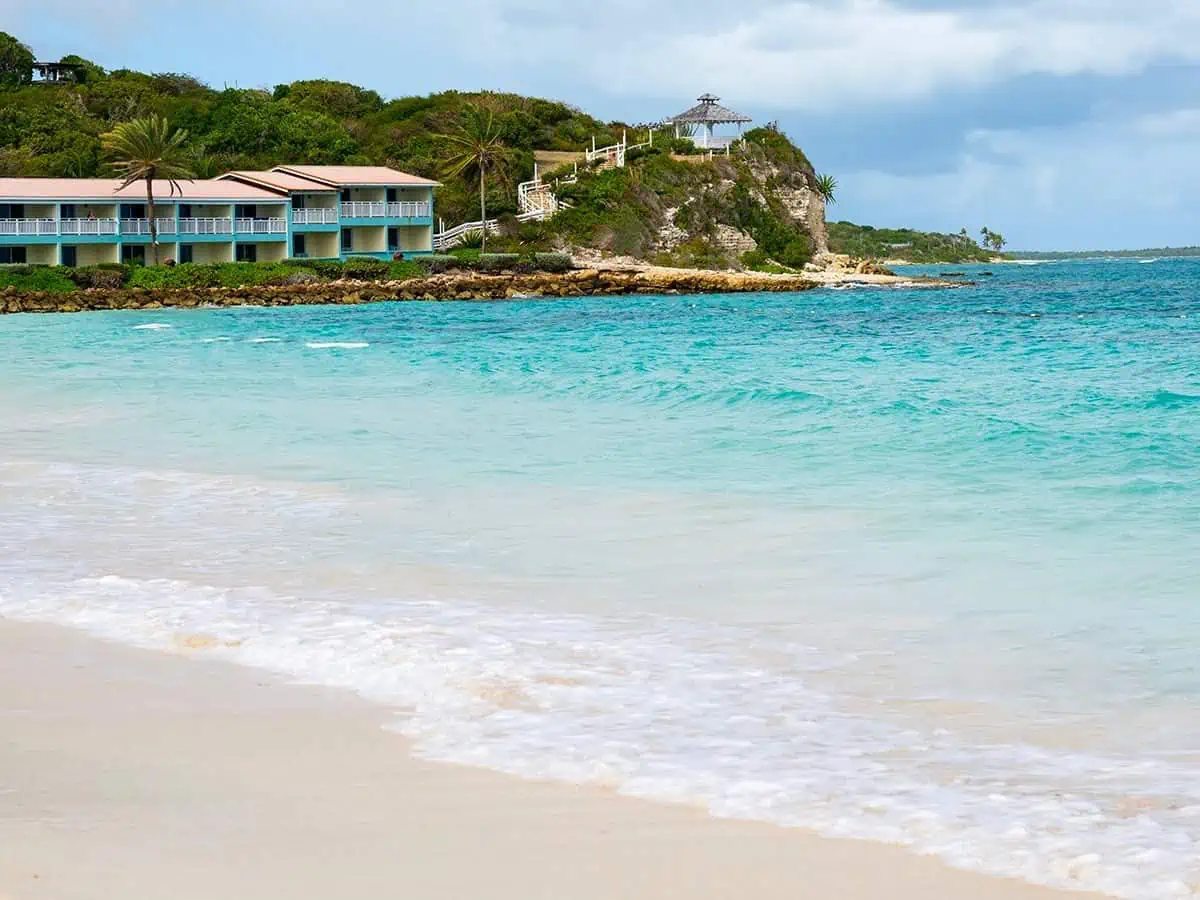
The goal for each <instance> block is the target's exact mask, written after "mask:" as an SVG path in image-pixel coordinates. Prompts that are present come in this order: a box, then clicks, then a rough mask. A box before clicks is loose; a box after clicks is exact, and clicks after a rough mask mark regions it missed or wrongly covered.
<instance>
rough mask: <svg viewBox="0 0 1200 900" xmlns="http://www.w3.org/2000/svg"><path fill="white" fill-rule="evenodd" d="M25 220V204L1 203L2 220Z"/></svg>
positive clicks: (0, 213) (0, 215)
mask: <svg viewBox="0 0 1200 900" xmlns="http://www.w3.org/2000/svg"><path fill="white" fill-rule="evenodd" d="M23 218H25V204H24V203H0V219H23Z"/></svg>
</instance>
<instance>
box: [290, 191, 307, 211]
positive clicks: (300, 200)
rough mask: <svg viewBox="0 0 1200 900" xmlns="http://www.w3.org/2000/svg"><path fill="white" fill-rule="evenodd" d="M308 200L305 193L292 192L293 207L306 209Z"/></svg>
mask: <svg viewBox="0 0 1200 900" xmlns="http://www.w3.org/2000/svg"><path fill="white" fill-rule="evenodd" d="M307 202H308V201H307V200H305V198H304V195H303V194H292V209H304V204H305V203H307Z"/></svg>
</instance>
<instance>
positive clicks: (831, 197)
mask: <svg viewBox="0 0 1200 900" xmlns="http://www.w3.org/2000/svg"><path fill="white" fill-rule="evenodd" d="M816 188H817V193H818V194H820V195H821V197H822V198H823V199H824V200H825V202H826V203H837V189H838V182H837V179H836V178H834V177H833V176H832V175H818V176H817V182H816Z"/></svg>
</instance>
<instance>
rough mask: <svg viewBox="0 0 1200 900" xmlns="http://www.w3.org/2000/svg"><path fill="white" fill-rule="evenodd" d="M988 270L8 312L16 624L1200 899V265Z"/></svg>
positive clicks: (535, 772)
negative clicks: (508, 294) (940, 284)
mask: <svg viewBox="0 0 1200 900" xmlns="http://www.w3.org/2000/svg"><path fill="white" fill-rule="evenodd" d="M955 268H958V267H955ZM930 271H936V270H930ZM967 271H968V273H969V274H972V275H974V276H975V277H976V279H977V282H978V283H977V286H975V287H965V288H962V289H955V290H917V289H905V288H887V289H866V288H863V289H849V290H834V289H822V290H817V291H811V292H808V293H805V294H800V295H740V296H672V297H630V298H604V299H580V300H556V301H545V302H537V301H522V302H515V303H494V302H493V303H477V304H476V303H445V304H432V303H430V304H426V303H403V304H381V305H370V306H357V307H300V308H290V309H258V308H245V309H212V310H155V311H142V312H123V313H86V314H77V315H53V316H7V317H0V360H2V362H0V422H2V423H3V428H2V430H0V615H3V616H7V617H11V618H14V619H22V620H36V621H45V622H54V623H61V624H63V625H69V626H73V627H77V628H81V629H86V630H88V631H90V632H92V633H95V634H97V635H100V636H102V637H105V638H108V639H112V640H116V641H120V642H125V643H129V644H134V645H139V646H144V647H151V648H161V649H164V650H170V651H173V652H188V653H203V654H207V655H210V656H215V657H218V658H225V659H228V660H231V661H234V662H238V663H241V664H245V665H248V666H255V667H261V668H263V669H268V670H271V671H274V672H277V673H281V674H283V675H284V676H286V677H289V678H290V679H292V680H295V681H299V682H303V683H312V684H322V685H332V686H344V687H346V688H349V689H352V690H353V691H356V692H358V693H359V694H361V695H363V696H365V697H367V698H369V699H372V700H374V701H377V702H378V703H380V704H382V705H384V706H386V707H387V708H388V709H389V710H390V712H388V716H390V721H391V725H390V726H389V727H392V728H394V729H395V731H397V732H399V733H401V734H403V735H405V736H407V737H408V738H409V739H411V746H412V747H413V748H414V750H415V752H416V753H418V754H420V755H421V756H424V757H428V758H431V759H437V760H448V761H454V762H459V763H468V764H472V765H479V766H485V767H489V768H493V769H498V770H502V771H505V772H511V773H514V774H517V775H521V776H525V777H532V778H547V779H556V780H563V781H571V782H587V783H599V784H604V785H608V786H611V787H612V788H613V789H615V790H618V791H620V792H622V793H625V794H630V795H634V796H639V797H646V798H652V799H659V800H664V801H673V802H681V803H688V804H695V805H699V806H701V807H703V808H706V809H708V810H709V811H710V812H711V813H712V814H713V815H716V816H728V817H739V818H746V819H761V820H766V821H770V822H775V823H779V824H781V825H786V826H798V827H804V828H809V829H813V830H816V831H818V832H820V833H823V834H827V835H833V836H842V837H853V838H862V839H866V840H874V841H885V842H890V843H896V844H901V845H904V846H907V847H911V848H912V849H913V850H914V851H916V852H919V853H923V854H930V855H935V856H937V857H940V858H942V859H944V860H945V861H947V862H948V863H950V864H951V865H954V866H958V867H963V868H968V869H972V870H978V871H981V872H987V873H994V874H999V875H1006V876H1012V877H1017V878H1022V879H1025V880H1028V881H1032V882H1037V883H1042V884H1047V885H1052V886H1063V887H1072V888H1081V889H1091V890H1097V891H1102V892H1106V893H1108V894H1111V895H1112V896H1115V897H1121V898H1128V900H1165V898H1177V897H1184V898H1187V897H1200V666H1198V665H1197V659H1198V651H1200V260H1190V259H1179V260H1165V259H1164V260H1159V261H1154V262H1141V261H1137V260H1119V261H1104V260H1093V261H1069V262H1056V263H1045V264H1039V265H1003V266H996V267H993V269H992V271H993V272H994V274H993V275H984V274H982V273H981V271H980V270H979V269H978V268H974V269H968V270H967ZM403 752H405V745H404V744H403V743H402V742H401V741H400V740H397V753H403Z"/></svg>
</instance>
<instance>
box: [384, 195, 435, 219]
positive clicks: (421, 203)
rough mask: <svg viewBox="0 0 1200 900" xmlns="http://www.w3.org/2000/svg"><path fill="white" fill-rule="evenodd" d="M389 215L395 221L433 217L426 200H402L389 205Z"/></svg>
mask: <svg viewBox="0 0 1200 900" xmlns="http://www.w3.org/2000/svg"><path fill="white" fill-rule="evenodd" d="M387 214H388V217H389V218H393V219H408V218H412V219H416V218H423V217H427V216H430V215H432V213H431V212H430V209H429V202H428V201H425V200H402V201H400V202H399V203H389V204H388V205H387Z"/></svg>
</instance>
